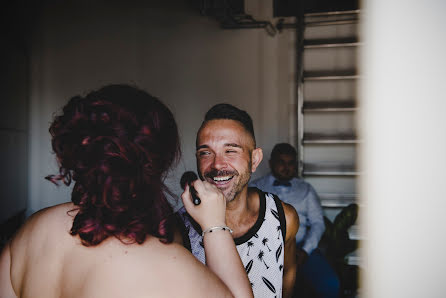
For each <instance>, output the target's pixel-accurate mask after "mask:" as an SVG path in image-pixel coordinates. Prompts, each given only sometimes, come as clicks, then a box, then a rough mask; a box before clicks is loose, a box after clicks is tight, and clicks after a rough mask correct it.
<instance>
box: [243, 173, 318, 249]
mask: <svg viewBox="0 0 446 298" xmlns="http://www.w3.org/2000/svg"><path fill="white" fill-rule="evenodd" d="M275 180H276V178H274V176H273V175H272V174H269V175H266V176H264V177H261V178H259V179H257V180H254V181H252V182H250V183H249V186H254V187H257V188H259V189H261V190H263V191H267V192H269V193H273V194H275V195H277V196H279V198H280V199H281V200H282V201H283V202H285V203H288V204H290V205H292V206H293V207H294V209H296V211H297V214H298V215H299V231H298V232H297V235H296V244H297V247H298V248H302V249H303V250H305V251H306V252H307V254H311V253H312V252H313V250H314V249H316V247H317V246H318V244H319V241H320V240H321V237H322V234H323V233H324V231H325V223H324V218H323V211H322V207H321V203H320V201H319V197H318V195H317V193H316V191H315V190H314V188H313V187H312V186H311V185H310V184H309V183H307V182H305V181H304V180H302V179H298V178H293V179H291V180H290V181H289V182H290V183H291V187H285V186H275V185H274V181H275Z"/></svg>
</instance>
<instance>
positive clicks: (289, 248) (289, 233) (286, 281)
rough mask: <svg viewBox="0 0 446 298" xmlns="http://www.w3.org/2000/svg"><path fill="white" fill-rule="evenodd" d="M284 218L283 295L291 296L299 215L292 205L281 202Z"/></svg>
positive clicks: (294, 277) (294, 278) (294, 276)
mask: <svg viewBox="0 0 446 298" xmlns="http://www.w3.org/2000/svg"><path fill="white" fill-rule="evenodd" d="M282 206H283V211H284V213H285V219H286V236H285V250H284V253H285V259H284V266H283V297H285V298H287V297H292V295H293V289H294V282H295V280H296V268H297V267H296V265H297V263H296V233H297V231H298V230H299V216H298V215H297V212H296V210H295V209H294V207H293V206H291V205H289V204H286V203H284V202H282Z"/></svg>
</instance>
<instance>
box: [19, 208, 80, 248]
mask: <svg viewBox="0 0 446 298" xmlns="http://www.w3.org/2000/svg"><path fill="white" fill-rule="evenodd" d="M74 207H75V206H74V205H73V204H72V203H63V204H59V205H55V206H52V207H47V208H44V209H41V210H39V211H37V212H35V213H34V214H33V215H31V216H30V217H29V218H28V219H27V220H26V221H25V223H24V224H23V225H22V227H21V228H20V229H19V231H18V232H17V234H16V235H15V237H14V238H13V240H12V245H14V243H20V242H22V241H27V240H28V239H29V238H30V237H36V238H40V237H42V236H43V235H42V234H48V233H52V234H54V233H55V234H54V235H58V233H57V230H59V231H61V232H62V231H63V232H67V233H68V232H69V229H70V228H71V224H72V222H73V218H74V216H73V215H72V214H70V211H72V210H75V208H74ZM73 212H75V211H73Z"/></svg>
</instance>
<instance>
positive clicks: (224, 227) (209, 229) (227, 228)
mask: <svg viewBox="0 0 446 298" xmlns="http://www.w3.org/2000/svg"><path fill="white" fill-rule="evenodd" d="M214 230H223V231H229V233H231V234H232V230H231V228H229V227H228V226H216V227H211V228H208V229H206V230H204V231H203V233H201V237H204V234H205V233H208V232H209V233H212V231H214Z"/></svg>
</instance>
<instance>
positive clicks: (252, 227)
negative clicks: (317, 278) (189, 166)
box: [179, 104, 299, 297]
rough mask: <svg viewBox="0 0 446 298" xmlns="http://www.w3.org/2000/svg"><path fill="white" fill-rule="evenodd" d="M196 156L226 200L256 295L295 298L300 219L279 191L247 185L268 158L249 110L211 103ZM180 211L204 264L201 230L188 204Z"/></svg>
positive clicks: (187, 237) (186, 238) (203, 174)
mask: <svg viewBox="0 0 446 298" xmlns="http://www.w3.org/2000/svg"><path fill="white" fill-rule="evenodd" d="M196 158H197V169H198V174H199V176H200V178H201V179H202V180H206V181H208V182H210V183H212V184H214V185H215V186H216V187H217V188H218V189H220V191H221V192H222V193H223V195H224V197H225V199H226V224H227V225H228V226H229V228H231V229H232V231H233V232H232V236H233V238H234V241H235V244H236V246H237V250H238V253H239V255H240V258H241V260H242V262H243V264H244V266H245V269H246V272H247V274H248V277H249V280H250V282H251V286H252V289H253V292H254V296H255V297H274V296H277V297H281V296H282V295H283V297H291V295H292V290H293V286H294V280H295V276H296V258H295V255H296V243H295V241H294V238H295V236H296V233H297V230H298V228H299V218H298V216H297V213H296V211H295V210H294V208H293V207H292V206H290V205H288V204H286V203H284V202H282V201H280V200H279V198H278V197H277V196H274V195H272V194H269V193H265V192H262V191H260V190H259V189H257V188H248V183H249V180H250V178H251V174H252V173H253V172H255V170H256V169H257V166H258V165H259V164H260V162H261V161H262V158H263V152H262V149H261V148H258V147H257V146H256V141H255V136H254V129H253V124H252V120H251V117H250V116H249V115H248V113H246V112H245V111H242V110H240V109H238V108H236V107H234V106H232V105H229V104H218V105H216V106H214V107H212V108H211V109H210V110H209V111H208V112H207V113H206V115H205V119H204V121H203V123H202V125H201V127H200V129H199V131H198V134H197V140H196ZM198 208H199V206H198ZM179 215H180V217H181V219H182V220H183V222H184V226H183V228H184V229H183V231H182V232H183V242H184V244H185V246H186V247H187V248H189V249H190V250H191V252H192V253H193V254H194V255H195V257H197V258H198V259H199V260H200V261H202V262H203V263H205V262H206V260H205V255H204V249H203V242H202V241H203V240H202V231H201V230H200V229H199V227H198V225H196V224H195V223H194V221H193V220H192V219H191V218H190V217H189V216H188V214H187V213H186V212H185V210H184V209H181V210H180V211H179Z"/></svg>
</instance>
